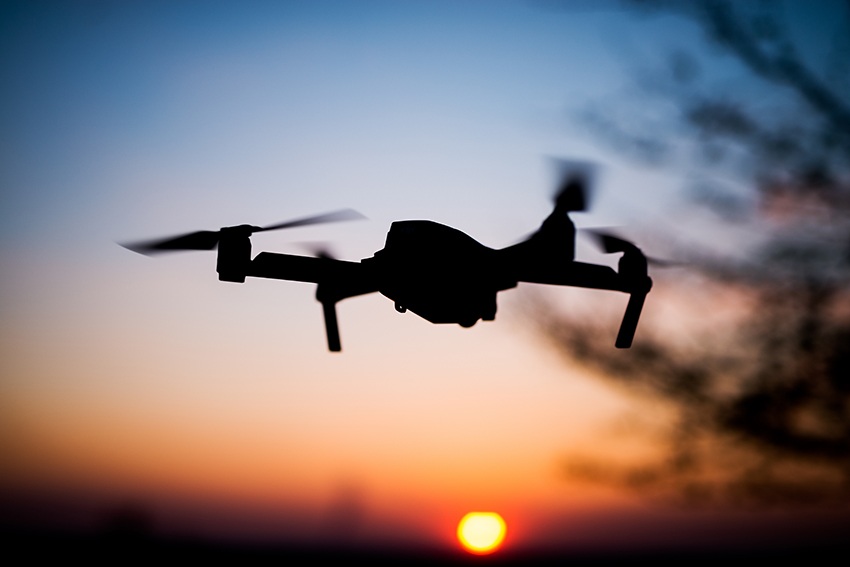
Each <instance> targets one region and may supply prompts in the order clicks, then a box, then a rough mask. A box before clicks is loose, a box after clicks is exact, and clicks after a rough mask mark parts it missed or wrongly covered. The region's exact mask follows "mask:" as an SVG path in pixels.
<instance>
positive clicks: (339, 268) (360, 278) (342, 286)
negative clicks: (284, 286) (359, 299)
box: [248, 252, 378, 352]
mask: <svg viewBox="0 0 850 567" xmlns="http://www.w3.org/2000/svg"><path fill="white" fill-rule="evenodd" d="M248 275H249V276H252V277H256V278H271V279H277V280H289V281H300V282H312V283H317V284H319V286H318V287H317V288H316V299H317V300H318V301H319V303H321V304H322V313H323V315H324V320H325V331H326V333H327V339H328V350H330V351H331V352H339V351H340V350H342V346H341V342H340V338H339V323H338V322H337V316H336V304H337V303H338V302H339V301H342V300H343V299H346V298H348V297H355V296H358V295H363V294H366V293H372V292H376V291H378V286H377V283H376V281H375V276H374V273H373V270H372V269H371V268H370V267H368V266H366V265H364V264H362V263H359V262H347V261H344V260H334V259H331V258H313V257H310V256H294V255H290V254H276V253H273V252H262V253H260V254H258V255H257V257H256V258H254V260H253V261H252V262H251V265H250V268H249V270H248Z"/></svg>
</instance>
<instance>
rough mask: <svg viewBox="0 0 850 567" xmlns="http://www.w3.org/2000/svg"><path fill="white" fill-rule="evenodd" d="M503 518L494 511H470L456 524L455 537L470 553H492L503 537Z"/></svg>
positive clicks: (497, 547) (500, 543)
mask: <svg viewBox="0 0 850 567" xmlns="http://www.w3.org/2000/svg"><path fill="white" fill-rule="evenodd" d="M505 529H506V528H505V520H503V519H502V517H501V516H500V515H498V514H497V513H495V512H470V513H469V514H467V515H466V516H464V517H463V518H462V519H461V521H460V523H459V524H458V525H457V539H458V541H460V543H461V545H462V546H463V547H464V549H466V550H467V551H468V552H470V553H474V554H476V555H486V554H488V553H493V552H494V551H496V550H497V549H499V546H500V545H502V540H504V539H505Z"/></svg>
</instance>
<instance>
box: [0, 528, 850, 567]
mask: <svg viewBox="0 0 850 567" xmlns="http://www.w3.org/2000/svg"><path fill="white" fill-rule="evenodd" d="M848 537H850V534H848ZM0 545H2V549H3V551H4V554H3V555H4V556H5V557H7V558H8V557H18V558H19V559H18V560H17V561H15V562H14V563H16V564H32V563H39V562H46V561H50V562H56V561H61V562H62V563H63V564H67V563H69V562H71V561H74V562H84V563H83V564H89V565H90V564H93V563H94V564H100V563H101V562H103V563H106V562H109V563H115V562H120V561H124V560H131V561H133V562H140V561H141V562H145V563H149V564H160V563H162V564H173V563H175V562H178V561H186V562H191V564H199V565H203V564H206V563H211V562H216V563H220V564H225V565H230V564H232V565H240V566H241V565H275V566H280V565H351V564H357V565H361V564H362V565H404V566H420V565H422V566H424V565H448V566H452V565H459V566H463V565H493V566H513V565H523V566H531V567H533V566H535V565H569V566H571V567H579V566H606V565H629V566H633V565H653V566H666V565H677V566H680V565H682V566H688V567H690V566H694V565H712V566H718V565H720V566H722V567H726V566H728V565H745V564H746V565H752V566H755V565H759V566H760V567H761V566H765V565H768V566H769V565H770V564H771V563H773V562H776V563H779V562H780V561H782V562H783V563H785V562H788V561H793V562H794V563H795V564H797V565H806V566H811V565H850V545H847V544H836V545H828V546H824V545H821V546H812V547H784V548H783V547H782V545H781V542H777V546H775V547H774V548H772V549H740V548H739V549H725V550H721V549H705V550H697V549H690V550H687V551H677V552H670V551H658V552H652V551H646V550H642V551H640V552H626V551H619V552H614V551H610V550H598V551H595V552H590V551H584V552H575V551H574V552H558V553H545V554H544V553H536V554H533V553H520V552H516V551H515V552H509V551H507V550H506V551H503V552H497V553H496V554H493V555H489V556H473V555H468V554H465V553H463V552H461V551H456V552H447V551H434V550H426V549H371V548H356V549H355V548H348V549H341V548H337V549H333V548H328V547H297V546H279V545H240V544H236V543H224V542H210V541H200V540H194V541H193V540H181V539H166V538H157V537H153V536H151V535H140V534H122V533H99V534H74V533H69V532H60V531H49V530H34V529H21V528H11V529H10V528H7V529H4V530H2V533H0Z"/></svg>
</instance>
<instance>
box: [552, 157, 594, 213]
mask: <svg viewBox="0 0 850 567" xmlns="http://www.w3.org/2000/svg"><path fill="white" fill-rule="evenodd" d="M553 161H554V165H555V167H556V169H557V172H558V173H557V175H558V181H557V187H556V189H555V194H554V201H555V206H556V207H558V208H560V209H562V210H564V211H586V210H587V208H588V206H589V205H590V197H591V193H592V185H593V178H594V169H595V166H594V165H593V164H591V163H590V162H586V161H579V160H571V159H562V158H557V159H554V160H553Z"/></svg>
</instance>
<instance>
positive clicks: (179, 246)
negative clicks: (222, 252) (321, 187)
mask: <svg viewBox="0 0 850 567" xmlns="http://www.w3.org/2000/svg"><path fill="white" fill-rule="evenodd" d="M364 218H366V217H364V216H363V215H362V214H360V213H358V212H357V211H355V210H353V209H341V210H339V211H333V212H330V213H324V214H321V215H314V216H309V217H302V218H298V219H293V220H289V221H285V222H281V223H276V224H270V225H268V226H252V225H247V224H245V225H242V226H241V227H238V228H243V229H244V230H245V231H247V232H248V233H249V234H254V233H257V232H266V231H270V230H281V229H285V228H295V227H299V226H307V225H311V224H321V223H328V222H341V221H348V220H357V219H364ZM220 237H221V231H220V230H215V231H211V230H199V231H197V232H189V233H187V234H181V235H178V236H171V237H168V238H160V239H156V240H144V241H141V242H131V243H127V244H121V246H123V247H124V248H127V249H128V250H132V251H133V252H138V253H139V254H145V255H148V256H150V255H153V254H160V253H163V252H174V251H177V250H212V249H214V248H215V247H216V246H218V242H219V239H220Z"/></svg>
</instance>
